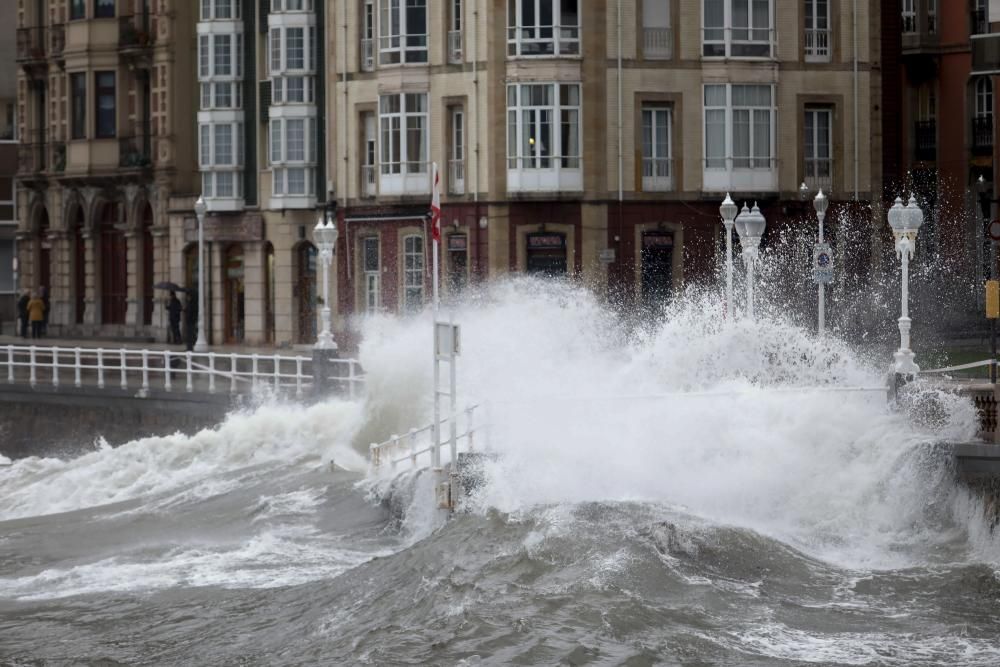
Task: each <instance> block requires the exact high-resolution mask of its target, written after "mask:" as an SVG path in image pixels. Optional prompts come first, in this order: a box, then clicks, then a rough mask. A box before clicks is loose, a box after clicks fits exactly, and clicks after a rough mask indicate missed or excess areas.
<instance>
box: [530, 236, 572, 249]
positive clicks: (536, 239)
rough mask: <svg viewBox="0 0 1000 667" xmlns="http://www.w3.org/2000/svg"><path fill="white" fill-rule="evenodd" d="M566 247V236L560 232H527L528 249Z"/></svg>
mask: <svg viewBox="0 0 1000 667" xmlns="http://www.w3.org/2000/svg"><path fill="white" fill-rule="evenodd" d="M565 247H566V237H565V236H563V235H562V234H528V249H530V250H557V249H562V248H565Z"/></svg>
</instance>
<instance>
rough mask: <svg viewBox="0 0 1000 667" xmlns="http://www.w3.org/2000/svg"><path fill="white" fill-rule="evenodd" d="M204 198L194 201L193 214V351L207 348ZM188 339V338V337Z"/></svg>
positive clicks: (203, 350) (206, 208)
mask: <svg viewBox="0 0 1000 667" xmlns="http://www.w3.org/2000/svg"><path fill="white" fill-rule="evenodd" d="M207 210H208V207H207V206H205V200H204V199H203V198H202V197H201V196H199V197H198V201H196V202H195V203H194V214H195V215H196V216H197V217H198V340H197V341H196V342H195V344H194V351H195V352H205V351H206V350H208V342H207V341H206V340H205V212H206V211H207ZM188 340H190V338H189V339H188Z"/></svg>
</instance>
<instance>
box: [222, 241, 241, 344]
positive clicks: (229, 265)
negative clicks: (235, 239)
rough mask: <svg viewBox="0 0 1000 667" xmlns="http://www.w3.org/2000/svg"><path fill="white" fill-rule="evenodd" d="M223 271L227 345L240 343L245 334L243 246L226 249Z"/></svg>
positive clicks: (235, 245) (236, 244)
mask: <svg viewBox="0 0 1000 667" xmlns="http://www.w3.org/2000/svg"><path fill="white" fill-rule="evenodd" d="M223 271H224V272H225V273H224V276H223V284H224V286H225V288H224V292H225V298H226V318H225V327H226V329H225V332H226V334H225V339H226V342H227V343H242V342H243V340H244V338H245V333H246V330H245V313H246V311H245V298H244V295H245V281H244V275H245V265H244V261H243V246H241V245H240V244H238V243H234V244H232V245H230V246H227V247H226V253H225V260H224V261H223Z"/></svg>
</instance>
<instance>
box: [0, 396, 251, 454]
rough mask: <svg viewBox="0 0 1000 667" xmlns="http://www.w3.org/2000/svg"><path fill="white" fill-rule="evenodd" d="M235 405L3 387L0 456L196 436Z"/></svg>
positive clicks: (214, 399)
mask: <svg viewBox="0 0 1000 667" xmlns="http://www.w3.org/2000/svg"><path fill="white" fill-rule="evenodd" d="M234 407H236V405H235V404H234V402H233V398H231V397H230V396H229V395H206V394H186V393H181V394H177V393H174V394H162V395H157V394H150V395H149V396H145V397H143V396H141V395H137V394H136V392H135V390H131V391H123V390H121V389H112V388H106V389H102V390H95V389H86V388H84V389H77V388H75V387H57V388H53V387H44V388H43V387H37V388H35V389H31V388H30V387H26V386H22V385H0V454H3V455H4V456H7V457H9V458H12V459H14V458H22V457H25V456H59V455H66V456H71V455H75V454H79V453H80V452H82V451H85V450H87V449H91V448H92V447H93V446H94V443H95V442H97V441H98V439H99V438H104V439H105V440H107V442H108V443H109V444H111V445H120V444H123V443H126V442H128V441H130V440H135V439H137V438H142V437H148V436H157V435H160V436H162V435H170V434H172V433H176V432H178V431H179V432H182V433H187V434H190V433H194V432H196V431H198V430H200V429H203V428H206V427H211V426H214V425H215V424H218V423H219V422H221V421H222V420H223V419H224V418H225V416H226V414H227V413H228V412H229V411H230V410H232V409H233V408H234Z"/></svg>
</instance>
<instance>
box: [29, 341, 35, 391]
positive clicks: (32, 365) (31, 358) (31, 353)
mask: <svg viewBox="0 0 1000 667" xmlns="http://www.w3.org/2000/svg"><path fill="white" fill-rule="evenodd" d="M28 350H29V354H28V364H29V368H30V369H31V373H30V376H31V377H30V379H29V381H30V382H31V386H32V387H34V386H35V383H36V382H37V379H36V377H35V346H34V345H32V346H31V347H29V348H28Z"/></svg>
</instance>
